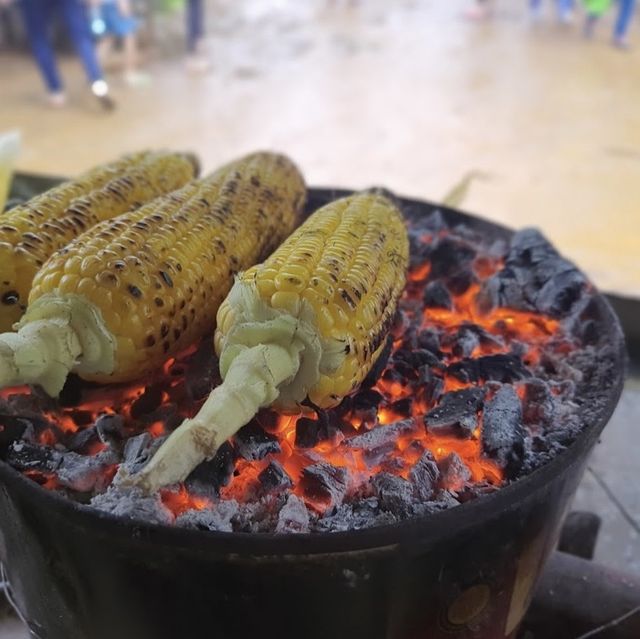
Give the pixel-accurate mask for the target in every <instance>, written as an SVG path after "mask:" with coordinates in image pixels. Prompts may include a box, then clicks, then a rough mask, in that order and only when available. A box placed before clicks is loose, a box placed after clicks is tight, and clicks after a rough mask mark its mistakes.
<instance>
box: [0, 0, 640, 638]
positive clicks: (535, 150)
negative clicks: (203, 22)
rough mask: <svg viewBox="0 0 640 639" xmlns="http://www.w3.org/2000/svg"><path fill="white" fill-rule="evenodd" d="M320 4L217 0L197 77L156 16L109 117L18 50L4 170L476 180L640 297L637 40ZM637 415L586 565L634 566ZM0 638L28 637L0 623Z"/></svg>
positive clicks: (498, 214) (1, 123)
mask: <svg viewBox="0 0 640 639" xmlns="http://www.w3.org/2000/svg"><path fill="white" fill-rule="evenodd" d="M330 4H331V3H329V2H324V1H323V0H307V1H306V2H295V0H277V1H276V0H271V1H267V0H245V1H244V2H242V3H239V2H233V0H218V1H217V2H216V3H215V5H212V6H211V7H210V8H211V9H212V10H211V11H210V13H209V18H210V19H209V22H210V23H211V24H210V27H211V28H210V30H209V43H208V44H209V47H210V51H211V55H212V60H213V67H212V70H211V72H210V73H207V74H206V75H203V76H199V77H193V76H189V75H187V74H185V73H184V71H183V67H182V62H181V60H179V59H177V58H175V57H173V58H166V57H164V56H165V54H166V53H167V52H168V51H172V50H175V48H176V38H178V37H179V33H180V31H179V25H176V24H175V23H174V22H172V21H170V20H169V21H166V20H164V21H161V22H160V23H159V25H158V29H159V30H162V29H163V28H167V33H168V34H169V35H168V36H167V37H166V38H162V39H161V40H160V42H161V46H160V47H159V49H161V53H162V54H163V56H162V59H161V60H160V59H157V60H156V61H155V62H151V63H150V64H149V70H150V72H151V73H152V74H153V82H152V84H151V85H150V86H148V87H145V88H139V89H130V88H126V87H125V86H124V85H123V84H122V83H120V82H118V80H117V78H116V79H114V82H113V88H114V96H115V97H116V99H117V100H118V110H117V111H115V112H114V113H109V114H107V113H102V112H100V111H99V109H98V108H97V107H96V105H94V104H93V102H92V101H91V98H90V96H87V95H86V93H85V92H84V89H83V80H82V76H81V73H80V71H79V69H78V65H77V64H76V62H75V61H73V60H68V59H67V60H64V61H63V63H62V70H63V73H64V76H65V78H66V79H67V82H68V92H69V97H70V103H69V105H68V107H67V108H66V109H63V110H59V111H54V110H49V109H47V108H46V107H45V106H44V104H43V100H42V96H41V88H40V85H39V82H38V77H37V75H36V72H35V70H34V68H33V66H32V64H31V62H30V60H29V59H27V58H25V57H22V56H13V55H8V54H5V55H3V56H2V60H1V64H0V130H3V129H6V128H13V127H18V128H20V129H21V131H22V133H23V138H24V151H23V154H22V156H21V158H20V162H19V166H20V168H22V169H26V170H33V171H44V172H50V173H55V174H74V173H77V172H79V171H81V170H83V169H85V168H86V167H88V166H90V165H91V164H93V163H97V162H100V161H103V160H107V159H109V158H111V157H113V156H114V155H117V154H119V153H121V152H123V151H127V150H131V149H136V148H140V147H145V146H156V147H158V146H170V147H184V148H188V149H194V150H196V151H197V152H198V153H199V154H200V155H201V157H202V158H203V162H204V166H205V168H206V169H212V168H213V167H215V166H216V165H217V164H219V163H220V162H222V161H224V160H227V159H229V158H232V157H234V156H236V155H238V154H240V153H243V152H246V151H249V150H252V149H255V148H265V147H269V148H275V149H280V150H283V151H285V152H287V153H289V154H291V155H292V156H293V157H294V158H295V159H296V160H297V161H298V162H299V164H300V165H301V167H302V168H303V169H304V171H305V174H306V176H307V178H308V181H309V183H311V184H316V185H320V184H323V185H336V186H348V187H349V186H350V187H364V186H369V185H371V184H374V183H375V184H384V185H385V186H387V187H389V188H391V189H393V190H396V191H398V192H400V193H404V194H409V195H414V196H419V197H425V198H429V199H433V200H438V199H441V198H442V197H443V196H444V195H445V194H446V193H448V192H449V191H450V189H451V188H452V187H453V186H454V185H455V184H457V183H458V182H459V181H460V180H461V178H462V177H463V176H465V175H467V174H468V173H469V172H477V174H478V177H477V179H475V180H474V181H473V182H472V184H471V187H470V189H469V191H468V193H467V194H466V198H465V200H464V204H463V206H464V208H466V209H468V210H471V211H474V212H477V213H479V214H482V215H484V216H486V217H489V218H492V219H494V220H496V221H499V222H503V223H505V224H508V225H511V226H513V227H522V226H524V225H532V224H533V225H538V226H541V227H542V228H543V229H544V230H545V232H546V233H547V234H548V235H549V236H550V237H551V238H552V239H553V241H554V242H555V243H556V244H557V245H558V246H559V247H560V248H561V249H562V250H563V251H564V252H565V253H566V254H567V255H569V256H570V257H572V258H573V259H575V260H576V261H577V262H578V263H579V264H580V266H581V267H582V268H584V269H585V270H587V271H588V272H589V274H590V275H591V276H592V278H593V279H594V281H595V282H596V283H597V284H598V285H599V286H600V287H602V288H603V289H606V290H609V291H616V292H619V293H622V294H626V295H640V260H638V258H637V255H638V252H639V249H640V215H639V214H638V210H637V203H638V202H639V201H640V179H639V173H640V110H639V109H638V104H639V101H640V82H639V80H640V38H637V36H636V38H637V39H638V40H639V42H638V47H637V49H632V50H631V51H630V52H626V53H623V52H620V51H617V50H614V49H612V48H611V47H610V46H608V37H609V28H608V25H606V24H603V25H601V27H602V28H601V30H600V33H599V34H598V37H597V38H596V40H595V41H593V42H589V43H587V42H585V41H583V39H582V38H581V36H580V33H579V27H578V25H574V26H573V27H560V26H558V25H556V24H555V23H554V22H553V20H552V19H551V18H550V17H549V18H548V19H547V20H545V21H543V22H542V23H540V24H536V25H532V24H530V23H529V21H528V20H527V16H526V14H525V12H524V9H523V7H522V5H524V4H525V3H524V1H523V2H522V3H521V2H516V0H499V1H498V2H496V5H497V13H496V15H495V17H494V19H493V20H491V21H488V22H486V23H482V24H477V23H472V22H469V21H466V20H465V19H463V17H462V11H463V9H464V7H465V6H466V3H465V2H462V1H461V0H460V1H459V2H453V1H449V2H443V1H437V0H420V1H418V0H396V1H395V2H393V3H390V2H388V1H387V0H360V6H359V8H350V7H349V3H348V2H336V3H334V6H333V7H330ZM548 4H551V3H548ZM390 6H392V7H393V8H392V9H390V8H389V7H390ZM636 30H637V28H636ZM638 411H640V382H637V381H632V382H630V383H629V385H628V388H627V390H626V391H625V395H624V396H623V400H622V402H621V405H620V407H619V409H618V411H617V412H616V415H615V417H614V419H613V420H612V422H611V424H610V425H609V426H608V427H607V429H606V431H605V433H604V436H603V438H602V443H601V444H600V445H599V446H598V448H597V449H596V451H595V453H594V455H593V458H592V460H591V468H592V469H593V473H591V472H589V473H587V475H586V477H585V480H584V481H583V484H582V485H581V487H580V490H579V493H578V496H577V498H576V503H575V506H576V508H582V509H588V510H593V511H595V512H598V513H599V514H600V515H601V516H602V517H603V519H604V525H603V529H602V532H601V535H600V538H599V543H598V548H597V551H596V559H598V560H600V561H602V562H605V563H608V564H610V565H612V566H614V567H617V568H620V569H625V570H631V571H634V572H636V573H640V536H639V535H638V532H637V524H635V527H634V525H633V524H632V523H631V522H630V519H633V518H635V520H634V521H635V522H637V521H638V520H640V494H639V493H638V491H637V489H636V485H635V482H634V481H633V479H631V480H630V478H633V477H635V476H636V475H637V463H638V462H637V460H638V459H639V458H640V444H639V441H640V440H639V439H638V438H637V437H635V436H634V435H635V433H634V432H633V431H634V430H635V428H636V423H637V422H636V415H637V414H638ZM594 473H595V474H594ZM596 474H597V476H598V477H599V478H600V481H597V480H596V476H595V475H596ZM603 481H604V482H605V483H606V485H607V486H609V487H611V488H612V490H613V491H614V493H615V494H616V495H617V497H618V499H619V500H620V504H621V506H622V510H624V511H625V512H626V516H625V515H624V514H623V513H622V512H621V507H620V505H616V504H615V503H614V501H612V500H611V498H610V497H609V496H608V495H607V494H606V492H605V491H604V489H603V486H602V482H603ZM0 637H2V639H18V638H20V639H21V638H22V637H24V633H23V632H22V631H21V630H20V631H18V630H17V626H16V625H15V624H13V626H9V625H6V624H3V623H0Z"/></svg>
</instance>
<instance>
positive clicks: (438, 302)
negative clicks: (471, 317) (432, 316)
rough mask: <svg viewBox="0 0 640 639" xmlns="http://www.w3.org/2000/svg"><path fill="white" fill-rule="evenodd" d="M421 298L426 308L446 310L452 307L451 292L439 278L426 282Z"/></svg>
mask: <svg viewBox="0 0 640 639" xmlns="http://www.w3.org/2000/svg"><path fill="white" fill-rule="evenodd" d="M422 300H423V302H424V305H425V306H426V307H427V308H445V309H447V310H451V309H452V308H453V302H452V300H451V294H450V293H449V290H448V289H447V287H446V286H445V285H444V284H443V283H442V282H440V281H439V280H436V281H435V282H430V283H429V284H427V286H426V287H425V289H424V296H423V298H422Z"/></svg>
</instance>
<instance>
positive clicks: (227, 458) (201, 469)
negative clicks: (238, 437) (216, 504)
mask: <svg viewBox="0 0 640 639" xmlns="http://www.w3.org/2000/svg"><path fill="white" fill-rule="evenodd" d="M237 459H238V454H237V453H236V451H235V449H234V447H233V446H232V445H231V444H230V443H229V442H225V443H224V444H222V446H220V448H218V452H217V453H216V454H215V457H214V458H213V459H211V460H209V461H205V462H202V463H201V464H200V465H199V466H198V467H197V468H196V469H195V470H194V471H193V472H192V473H191V474H190V475H189V477H187V480H186V485H187V488H188V489H189V490H190V491H192V492H194V493H197V494H199V495H206V496H208V497H217V496H218V494H219V492H220V488H222V486H226V485H227V484H228V483H229V480H230V479H231V475H232V474H233V471H234V470H235V467H236V460H237Z"/></svg>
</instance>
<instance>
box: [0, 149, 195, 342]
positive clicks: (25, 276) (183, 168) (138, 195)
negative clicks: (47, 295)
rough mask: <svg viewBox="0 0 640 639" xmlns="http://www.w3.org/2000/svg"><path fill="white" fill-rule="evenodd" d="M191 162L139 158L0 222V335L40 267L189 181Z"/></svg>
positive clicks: (19, 310)
mask: <svg viewBox="0 0 640 639" xmlns="http://www.w3.org/2000/svg"><path fill="white" fill-rule="evenodd" d="M196 171H197V166H196V161H195V158H194V157H192V156H189V155H186V154H183V153H169V152H149V151H145V152H141V153H135V154H132V155H128V156H125V157H123V158H121V159H119V160H116V161H115V162H112V163H111V164H106V165H103V166H100V167H97V168H95V169H93V170H91V171H89V172H88V173H86V174H85V175H83V176H81V177H79V178H78V179H76V180H72V181H70V182H65V183H64V184H61V185H60V186H57V187H55V188H53V189H51V190H49V191H47V192H46V193H44V194H42V195H39V196H37V197H35V198H33V199H32V200H30V201H29V202H27V203H26V204H23V205H21V206H17V207H16V208H14V209H12V210H11V211H9V212H8V213H6V214H5V215H3V216H2V218H1V220H0V331H8V330H10V329H11V327H12V326H13V324H15V322H17V321H18V320H19V319H20V317H21V315H22V314H23V313H24V311H25V309H26V304H27V299H28V297H29V291H30V289H31V283H32V281H33V278H34V277H35V274H36V273H37V272H38V270H39V269H40V268H41V267H42V265H43V264H44V262H45V261H46V260H47V259H48V258H49V257H50V256H51V255H52V254H53V253H54V252H55V251H57V250H58V249H61V248H62V247H64V246H66V245H67V244H68V243H69V242H70V241H71V240H73V239H74V238H76V237H77V236H78V235H80V234H81V233H84V232H85V231H86V230H87V229H89V228H91V227H92V226H95V225H96V224H97V223H98V222H102V221H103V220H108V219H111V218H114V217H116V216H117V215H121V214H122V213H126V212H127V211H129V210H131V209H134V208H137V207H138V206H140V205H141V204H143V203H144V202H148V201H149V200H151V199H153V198H154V197H157V196H158V195H163V194H164V193H169V192H170V191H173V190H175V189H177V188H179V187H181V186H183V185H184V184H186V183H187V182H188V181H189V180H191V179H192V178H193V177H194V173H195V172H196Z"/></svg>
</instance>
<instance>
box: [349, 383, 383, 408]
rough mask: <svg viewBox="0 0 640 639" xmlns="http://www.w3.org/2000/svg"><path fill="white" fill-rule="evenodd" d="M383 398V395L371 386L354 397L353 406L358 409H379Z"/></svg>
mask: <svg viewBox="0 0 640 639" xmlns="http://www.w3.org/2000/svg"><path fill="white" fill-rule="evenodd" d="M382 399H383V397H382V395H381V394H380V393H379V392H378V391H376V390H373V389H371V388H369V389H366V390H362V391H360V392H359V393H357V394H356V395H355V396H354V397H353V402H352V408H353V410H356V411H358V410H369V409H370V408H374V409H377V408H378V406H379V405H380V403H381V402H382Z"/></svg>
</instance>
